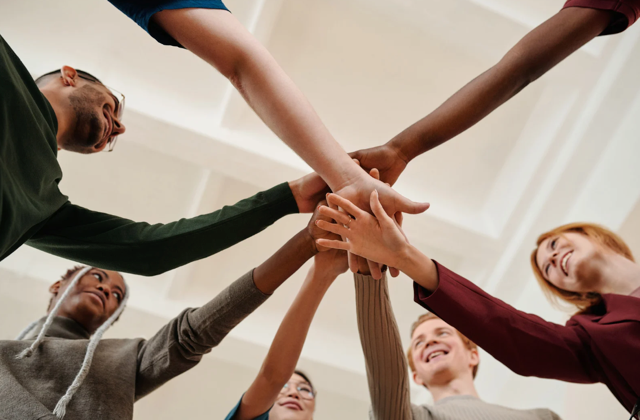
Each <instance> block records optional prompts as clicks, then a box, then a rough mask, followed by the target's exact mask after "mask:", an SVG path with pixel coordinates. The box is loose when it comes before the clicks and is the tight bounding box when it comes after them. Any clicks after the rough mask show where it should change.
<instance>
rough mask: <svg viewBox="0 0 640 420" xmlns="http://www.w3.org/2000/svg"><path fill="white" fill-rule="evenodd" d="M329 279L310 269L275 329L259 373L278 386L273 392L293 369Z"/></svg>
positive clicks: (287, 378) (320, 272)
mask: <svg viewBox="0 0 640 420" xmlns="http://www.w3.org/2000/svg"><path fill="white" fill-rule="evenodd" d="M328 276H329V274H328V273H325V272H322V270H318V267H317V266H316V265H315V264H314V265H313V266H312V268H311V270H309V273H308V274H307V277H306V279H305V281H304V283H303V285H302V287H301V288H300V291H299V292H298V295H297V296H296V298H295V300H294V301H293V303H292V304H291V307H290V308H289V310H288V311H287V314H286V315H285V317H284V319H283V320H282V323H281V324H280V327H279V328H278V332H277V333H276V336H275V338H274V339H273V342H272V343H271V348H270V349H269V353H268V354H267V357H266V358H265V360H264V363H263V365H262V368H261V370H260V376H261V377H262V378H263V379H265V380H266V381H267V382H269V383H273V384H276V385H278V386H277V389H274V391H277V392H279V391H280V389H281V388H282V385H284V383H286V381H288V380H289V378H290V377H291V375H292V374H293V371H294V370H295V367H296V365H297V363H298V359H299V358H300V353H301V352H302V348H303V346H304V342H305V340H306V338H307V333H308V332H309V327H310V326H311V322H312V321H313V317H314V316H315V314H316V310H317V309H318V306H319V305H320V302H321V301H322V299H323V297H324V295H325V293H326V292H327V290H328V289H329V286H330V285H331V282H332V281H333V280H334V278H329V277H328ZM277 392H276V395H277Z"/></svg>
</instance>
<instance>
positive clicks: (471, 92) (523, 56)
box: [390, 8, 611, 162]
mask: <svg viewBox="0 0 640 420" xmlns="http://www.w3.org/2000/svg"><path fill="white" fill-rule="evenodd" d="M610 19H611V15H610V12H607V11H601V10H594V9H584V8H569V9H564V10H562V11H561V12H559V13H558V14H556V15H555V16H553V17H552V18H551V19H549V20H547V21H546V22H544V23H543V24H542V25H540V26H538V27H537V28H535V29H534V30H533V31H531V32H530V33H529V34H527V35H526V36H525V37H524V38H523V39H522V40H520V42H518V44H516V45H515V46H514V47H513V48H512V49H511V50H510V51H509V52H508V53H507V54H506V55H505V56H504V57H503V58H502V60H500V62H499V63H498V64H496V65H495V66H493V67H492V68H490V69H489V70H488V71H486V72H484V73H483V74H481V75H480V76H478V77H477V78H475V79H474V80H473V81H471V82H470V83H468V84H467V85H466V86H464V87H463V88H462V89H460V90H459V91H458V92H456V93H455V94H454V95H453V96H451V97H450V98H449V99H448V100H447V101H445V102H444V103H443V104H442V105H441V106H440V107H438V108H437V109H436V110H435V111H433V112H432V113H431V114H429V115H427V116H426V117H425V118H423V119H422V120H420V121H418V122H416V123H415V124H414V125H412V126H411V127H409V128H407V129H406V130H404V131H403V132H402V133H400V134H399V135H397V136H396V137H395V138H393V139H392V140H391V141H390V145H391V146H392V147H393V148H394V149H396V150H398V153H399V154H400V155H401V156H403V158H404V159H405V161H407V162H408V161H410V160H412V159H413V158H415V157H416V156H419V155H420V154H422V153H424V152H426V151H428V150H431V149H433V148H434V147H436V146H438V145H440V144H442V143H444V142H446V141H448V140H449V139H451V138H453V137H455V136H457V135H458V134H460V133H462V132H463V131H465V130H467V129H468V128H470V127H472V126H473V125H475V124H476V123H477V122H479V121H480V120H482V119H483V118H484V117H486V116H487V115H489V114H490V113H491V112H493V111H494V110H495V109H496V108H498V107H499V106H500V105H502V104H504V103H505V102H506V101H508V100H509V99H510V98H512V97H513V96H515V95H516V94H517V93H518V92H520V91H521V90H522V89H523V88H525V87H526V86H527V85H528V84H529V83H531V82H533V81H534V80H536V79H538V78H539V77H540V76H542V75H543V74H545V73H546V72H547V71H549V70H550V69H552V68H553V67H555V66H556V65H557V64H558V63H560V62H561V61H562V60H564V59H565V58H567V57H568V56H569V55H571V54H572V53H573V52H575V51H576V50H577V49H578V48H580V47H581V46H583V45H584V44H586V43H587V42H588V41H590V40H591V39H593V38H594V37H596V36H597V35H599V34H600V33H601V32H602V31H603V30H604V29H605V28H606V26H607V25H608V24H609V22H610Z"/></svg>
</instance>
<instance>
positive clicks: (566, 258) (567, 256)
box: [561, 251, 573, 276]
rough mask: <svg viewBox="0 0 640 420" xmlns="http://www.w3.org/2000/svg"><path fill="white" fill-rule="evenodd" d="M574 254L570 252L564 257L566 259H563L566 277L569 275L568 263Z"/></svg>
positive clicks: (563, 269)
mask: <svg viewBox="0 0 640 420" xmlns="http://www.w3.org/2000/svg"><path fill="white" fill-rule="evenodd" d="M572 254H573V251H571V252H569V253H568V254H567V255H565V256H564V258H563V259H562V264H561V265H562V271H564V274H565V275H567V276H568V275H569V273H568V272H567V261H568V260H569V257H570V256H571V255H572Z"/></svg>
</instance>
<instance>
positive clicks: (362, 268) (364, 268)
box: [357, 257, 371, 276]
mask: <svg viewBox="0 0 640 420" xmlns="http://www.w3.org/2000/svg"><path fill="white" fill-rule="evenodd" d="M357 259H358V271H359V272H360V274H364V275H366V276H368V275H369V274H371V271H369V264H367V260H366V259H365V258H362V257H358V258H357Z"/></svg>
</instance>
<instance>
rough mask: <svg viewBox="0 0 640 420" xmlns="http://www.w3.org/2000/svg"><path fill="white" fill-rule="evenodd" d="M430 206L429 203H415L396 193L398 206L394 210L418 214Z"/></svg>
mask: <svg viewBox="0 0 640 420" xmlns="http://www.w3.org/2000/svg"><path fill="white" fill-rule="evenodd" d="M430 206H431V205H430V204H429V203H417V202H415V201H411V200H409V199H408V198H406V197H404V196H402V195H400V194H398V206H397V208H396V211H399V212H402V213H407V214H420V213H424V212H425V211H427V209H428V208H429V207H430Z"/></svg>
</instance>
